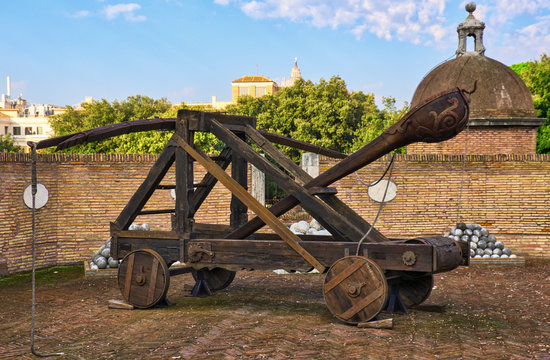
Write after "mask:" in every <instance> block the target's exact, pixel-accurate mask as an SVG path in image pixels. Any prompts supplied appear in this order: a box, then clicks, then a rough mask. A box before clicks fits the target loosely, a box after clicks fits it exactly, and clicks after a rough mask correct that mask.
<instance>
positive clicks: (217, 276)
mask: <svg viewBox="0 0 550 360" xmlns="http://www.w3.org/2000/svg"><path fill="white" fill-rule="evenodd" d="M201 271H202V272H203V274H204V280H205V281H206V284H207V285H208V288H209V289H210V291H220V290H223V289H225V288H226V287H228V286H229V285H230V284H231V282H232V281H233V279H235V274H236V272H235V271H231V270H226V269H224V268H219V267H218V268H213V269H212V270H208V269H202V270H201ZM193 278H194V279H195V280H197V273H196V272H194V271H193Z"/></svg>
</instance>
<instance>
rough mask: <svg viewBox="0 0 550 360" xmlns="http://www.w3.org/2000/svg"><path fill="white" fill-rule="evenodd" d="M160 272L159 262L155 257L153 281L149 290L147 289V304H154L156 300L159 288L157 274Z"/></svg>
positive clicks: (152, 271) (152, 273) (152, 266)
mask: <svg viewBox="0 0 550 360" xmlns="http://www.w3.org/2000/svg"><path fill="white" fill-rule="evenodd" d="M158 270H159V261H158V259H157V258H156V257H153V264H151V277H150V279H151V281H150V282H149V289H147V302H148V303H152V302H153V300H154V299H155V290H156V287H157V274H158Z"/></svg>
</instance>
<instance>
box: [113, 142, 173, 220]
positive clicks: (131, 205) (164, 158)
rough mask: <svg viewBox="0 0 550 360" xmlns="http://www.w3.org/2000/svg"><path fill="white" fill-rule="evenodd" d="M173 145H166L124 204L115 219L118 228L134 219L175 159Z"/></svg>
mask: <svg viewBox="0 0 550 360" xmlns="http://www.w3.org/2000/svg"><path fill="white" fill-rule="evenodd" d="M175 150H176V148H175V147H172V146H169V145H167V146H166V147H165V148H164V150H163V152H162V153H161V154H160V156H159V158H158V159H157V161H156V162H155V164H154V165H153V166H152V167H151V170H149V173H148V174H147V177H146V178H145V180H144V181H143V183H142V184H141V185H140V186H139V188H138V189H137V190H136V192H135V193H134V195H132V197H131V198H130V201H128V203H127V204H126V206H125V207H124V209H123V210H122V212H121V213H120V215H119V216H118V217H117V219H116V220H115V224H116V226H118V227H119V228H120V229H127V228H128V227H129V226H130V225H131V224H132V222H134V220H135V219H136V216H137V214H138V212H140V211H141V210H142V209H143V207H144V206H145V204H146V203H147V201H148V200H149V198H151V195H153V193H154V192H155V189H156V188H157V186H158V185H159V184H160V182H161V181H162V179H163V178H164V176H165V175H166V173H167V172H168V170H169V169H170V167H171V166H172V164H173V163H174V160H175Z"/></svg>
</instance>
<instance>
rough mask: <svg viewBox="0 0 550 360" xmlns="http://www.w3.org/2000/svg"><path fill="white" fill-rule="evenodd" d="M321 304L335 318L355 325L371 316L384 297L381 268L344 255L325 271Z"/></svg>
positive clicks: (384, 286) (376, 311)
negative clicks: (323, 304)
mask: <svg viewBox="0 0 550 360" xmlns="http://www.w3.org/2000/svg"><path fill="white" fill-rule="evenodd" d="M323 293H324V295H325V303H326V304H327V307H328V309H329V310H330V312H331V313H332V314H333V315H334V316H336V317H337V318H338V319H340V320H342V321H344V322H346V323H349V324H357V323H360V322H365V321H369V320H371V319H372V318H374V317H375V316H376V315H378V313H379V312H380V311H381V310H382V308H383V307H384V304H385V303H386V300H387V298H388V283H387V282H386V277H385V276H384V271H383V270H382V269H381V268H380V266H378V264H376V263H375V262H374V261H373V260H371V259H368V258H365V257H362V256H347V257H344V258H341V259H339V260H337V261H336V262H335V263H334V264H333V265H332V266H331V267H330V269H329V270H328V272H327V275H326V277H325V284H324V285H323Z"/></svg>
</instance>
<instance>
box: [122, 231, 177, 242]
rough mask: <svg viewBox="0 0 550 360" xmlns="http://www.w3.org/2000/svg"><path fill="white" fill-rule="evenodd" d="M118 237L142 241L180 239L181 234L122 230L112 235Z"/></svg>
mask: <svg viewBox="0 0 550 360" xmlns="http://www.w3.org/2000/svg"><path fill="white" fill-rule="evenodd" d="M111 235H113V236H114V235H116V236H117V237H120V238H123V237H126V238H142V239H169V240H171V239H175V240H177V239H179V234H178V233H177V232H175V231H157V230H151V231H145V230H121V231H116V232H113V233H111Z"/></svg>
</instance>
